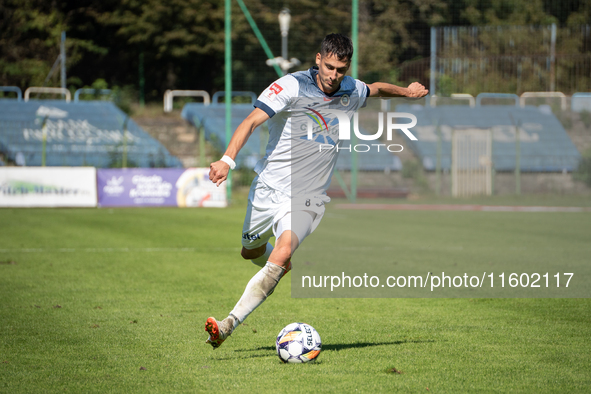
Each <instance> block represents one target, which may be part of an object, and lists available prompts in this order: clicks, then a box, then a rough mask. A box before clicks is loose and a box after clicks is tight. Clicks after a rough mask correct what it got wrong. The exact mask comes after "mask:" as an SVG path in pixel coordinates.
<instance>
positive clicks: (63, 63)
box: [60, 31, 66, 89]
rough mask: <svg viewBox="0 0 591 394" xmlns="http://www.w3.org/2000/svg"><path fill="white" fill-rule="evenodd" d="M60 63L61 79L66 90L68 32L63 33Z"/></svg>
mask: <svg viewBox="0 0 591 394" xmlns="http://www.w3.org/2000/svg"><path fill="white" fill-rule="evenodd" d="M60 57H61V60H60V63H61V79H62V89H65V88H66V32H65V31H62V41H61V45H60Z"/></svg>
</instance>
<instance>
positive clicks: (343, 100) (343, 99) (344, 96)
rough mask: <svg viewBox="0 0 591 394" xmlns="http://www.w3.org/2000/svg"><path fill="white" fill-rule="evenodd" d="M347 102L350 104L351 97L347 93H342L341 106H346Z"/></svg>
mask: <svg viewBox="0 0 591 394" xmlns="http://www.w3.org/2000/svg"><path fill="white" fill-rule="evenodd" d="M349 104H351V98H350V97H349V95H348V94H343V95H342V96H341V105H342V106H343V107H348V106H349Z"/></svg>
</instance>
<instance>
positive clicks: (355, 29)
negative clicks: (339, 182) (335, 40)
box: [351, 0, 359, 203]
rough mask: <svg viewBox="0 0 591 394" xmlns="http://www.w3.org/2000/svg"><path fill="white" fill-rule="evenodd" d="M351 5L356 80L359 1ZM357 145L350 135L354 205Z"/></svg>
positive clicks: (352, 197)
mask: <svg viewBox="0 0 591 394" xmlns="http://www.w3.org/2000/svg"><path fill="white" fill-rule="evenodd" d="M352 1H353V3H352V5H351V8H352V11H351V41H353V58H352V59H351V77H353V78H355V79H357V59H358V52H359V46H358V45H357V43H358V39H357V38H358V37H357V36H358V33H359V26H358V20H359V0H352ZM356 145H357V136H356V135H355V133H352V134H351V147H352V148H353V150H351V202H352V203H355V201H356V200H357V151H356V150H355V146H356Z"/></svg>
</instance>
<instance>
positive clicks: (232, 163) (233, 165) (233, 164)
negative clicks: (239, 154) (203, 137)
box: [220, 155, 236, 170]
mask: <svg viewBox="0 0 591 394" xmlns="http://www.w3.org/2000/svg"><path fill="white" fill-rule="evenodd" d="M220 160H221V161H223V162H224V163H226V164H227V165H229V166H230V169H231V170H233V169H234V168H236V162H235V161H234V160H232V158H231V157H230V156H227V155H224V156H223V157H222V158H221V159H220Z"/></svg>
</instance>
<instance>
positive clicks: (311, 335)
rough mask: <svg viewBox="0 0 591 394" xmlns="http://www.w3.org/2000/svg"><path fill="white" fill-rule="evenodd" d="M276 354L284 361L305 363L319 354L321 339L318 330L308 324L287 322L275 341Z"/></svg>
mask: <svg viewBox="0 0 591 394" xmlns="http://www.w3.org/2000/svg"><path fill="white" fill-rule="evenodd" d="M275 347H276V348H277V355H278V356H279V359H280V360H281V361H283V362H284V363H307V362H308V361H313V360H315V359H316V358H317V357H318V355H319V354H320V349H321V348H322V341H321V340H320V335H318V331H316V330H315V329H314V327H312V326H311V325H309V324H305V323H291V324H288V325H287V326H286V327H285V328H284V329H283V330H281V332H279V335H277V340H276V341H275Z"/></svg>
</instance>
